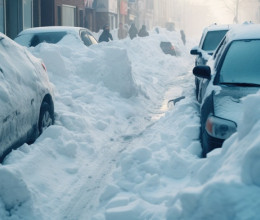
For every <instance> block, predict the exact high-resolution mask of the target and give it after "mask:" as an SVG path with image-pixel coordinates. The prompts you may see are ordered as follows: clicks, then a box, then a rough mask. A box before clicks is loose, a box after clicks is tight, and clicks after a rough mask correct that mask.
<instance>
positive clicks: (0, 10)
mask: <svg viewBox="0 0 260 220" xmlns="http://www.w3.org/2000/svg"><path fill="white" fill-rule="evenodd" d="M0 32H2V33H5V0H0Z"/></svg>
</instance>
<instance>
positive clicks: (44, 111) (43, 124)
mask: <svg viewBox="0 0 260 220" xmlns="http://www.w3.org/2000/svg"><path fill="white" fill-rule="evenodd" d="M51 112H52V111H51V107H50V105H49V104H48V103H47V102H43V104H42V106H41V110H40V117H39V123H38V129H39V134H41V133H42V132H43V131H44V130H45V129H47V127H49V126H50V125H52V124H53V123H54V117H53V115H52V113H51Z"/></svg>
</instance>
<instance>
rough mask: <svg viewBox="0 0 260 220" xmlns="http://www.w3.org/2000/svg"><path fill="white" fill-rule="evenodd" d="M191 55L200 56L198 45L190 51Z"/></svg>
mask: <svg viewBox="0 0 260 220" xmlns="http://www.w3.org/2000/svg"><path fill="white" fill-rule="evenodd" d="M190 54H191V55H199V56H201V52H200V51H199V47H193V48H192V49H191V51H190Z"/></svg>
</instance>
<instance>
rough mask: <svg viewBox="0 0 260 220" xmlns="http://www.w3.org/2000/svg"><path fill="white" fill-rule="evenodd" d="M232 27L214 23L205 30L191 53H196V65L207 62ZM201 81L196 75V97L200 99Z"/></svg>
mask: <svg viewBox="0 0 260 220" xmlns="http://www.w3.org/2000/svg"><path fill="white" fill-rule="evenodd" d="M230 28H231V26H230V25H216V24H213V25H211V26H209V27H206V28H205V29H204V30H203V32H202V36H201V39H200V43H199V45H198V46H196V47H193V48H192V49H191V51H190V54H191V55H196V59H195V66H199V65H206V64H207V62H208V60H209V58H210V57H211V56H212V54H213V53H214V51H215V50H216V48H217V46H218V45H219V43H220V41H221V40H222V39H223V37H224V36H225V34H226V33H227V31H228V30H229V29H230ZM200 83H201V81H200V79H199V78H197V77H195V86H196V98H197V100H198V101H199V97H198V87H199V84H200Z"/></svg>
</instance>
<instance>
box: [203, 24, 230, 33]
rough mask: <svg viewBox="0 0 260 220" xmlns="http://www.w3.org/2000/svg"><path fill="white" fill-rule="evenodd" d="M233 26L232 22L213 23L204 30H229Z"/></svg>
mask: <svg viewBox="0 0 260 220" xmlns="http://www.w3.org/2000/svg"><path fill="white" fill-rule="evenodd" d="M231 27H232V25H230V24H226V25H217V24H213V25H210V26H208V27H206V28H205V29H204V32H205V31H218V30H229V29H230V28H231Z"/></svg>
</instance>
